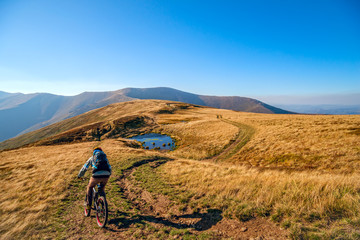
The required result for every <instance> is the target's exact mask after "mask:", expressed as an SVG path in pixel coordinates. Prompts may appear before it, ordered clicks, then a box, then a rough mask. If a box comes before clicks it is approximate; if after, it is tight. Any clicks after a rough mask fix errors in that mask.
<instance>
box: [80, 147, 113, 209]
mask: <svg viewBox="0 0 360 240" xmlns="http://www.w3.org/2000/svg"><path fill="white" fill-rule="evenodd" d="M90 165H91V166H92V168H93V171H92V177H91V178H90V181H89V184H88V186H87V189H86V194H87V202H86V208H87V209H88V210H89V209H90V208H91V202H92V188H93V187H95V186H96V185H97V184H100V189H99V193H100V192H102V193H103V192H104V189H105V186H106V183H107V182H108V180H109V177H110V175H111V166H110V163H109V161H108V159H107V157H106V154H105V153H104V152H103V150H102V149H101V148H100V147H96V148H94V150H93V155H92V156H91V157H90V158H89V159H88V160H87V161H86V163H85V164H84V166H83V167H82V168H81V170H80V172H79V174H78V178H81V177H82V176H84V174H85V172H86V171H87V169H88V168H89V166H90Z"/></svg>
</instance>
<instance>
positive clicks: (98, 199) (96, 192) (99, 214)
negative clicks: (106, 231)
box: [84, 184, 108, 228]
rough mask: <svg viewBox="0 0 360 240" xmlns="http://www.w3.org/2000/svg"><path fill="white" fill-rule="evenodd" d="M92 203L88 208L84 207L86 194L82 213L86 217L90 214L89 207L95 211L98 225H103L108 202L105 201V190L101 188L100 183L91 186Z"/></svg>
mask: <svg viewBox="0 0 360 240" xmlns="http://www.w3.org/2000/svg"><path fill="white" fill-rule="evenodd" d="M92 190H93V194H92V203H93V204H92V205H93V207H91V208H90V209H87V208H86V202H87V195H86V196H85V204H84V214H85V216H86V217H88V216H90V212H91V209H92V210H95V211H96V222H97V224H98V226H99V227H101V228H103V227H105V225H106V223H107V220H108V204H107V201H106V196H105V192H104V191H103V190H102V189H101V185H100V184H98V185H97V186H95V187H93V189H92Z"/></svg>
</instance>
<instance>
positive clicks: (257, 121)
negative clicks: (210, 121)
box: [224, 113, 360, 173]
mask: <svg viewBox="0 0 360 240" xmlns="http://www.w3.org/2000/svg"><path fill="white" fill-rule="evenodd" d="M224 118H229V119H231V120H232V121H237V122H241V123H245V124H248V125H251V126H253V127H254V128H255V129H256V134H255V135H254V136H253V138H252V139H251V141H250V142H249V143H248V144H247V145H246V146H245V147H244V148H243V149H242V150H241V151H239V152H238V153H237V154H236V155H235V156H233V157H232V159H230V161H231V162H234V163H245V164H250V165H251V166H261V167H269V166H270V167H279V166H281V167H291V168H300V169H304V168H314V169H318V170H324V171H329V172H338V173H341V172H342V173H344V172H353V171H355V172H359V171H360V145H359V144H360V135H359V134H357V132H356V129H359V127H360V116H359V115H353V116H321V115H274V114H251V113H238V114H234V113H230V114H225V115H224Z"/></svg>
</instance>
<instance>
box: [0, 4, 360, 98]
mask: <svg viewBox="0 0 360 240" xmlns="http://www.w3.org/2000/svg"><path fill="white" fill-rule="evenodd" d="M0 83H1V85H0V90H2V91H6V92H23V93H32V92H49V93H55V94H61V95H75V94H78V93H81V92H84V91H108V90H117V89H121V88H125V87H160V86H163V87H172V88H176V89H179V90H183V91H188V92H192V93H197V94H206V95H222V96H234V95H236V96H248V97H256V96H270V97H271V96H278V95H281V96H314V95H334V94H335V95H336V94H340V95H347V94H356V93H360V1H357V0H309V1H308V0H299V1H297V0H291V1H290V0H281V1H275V0H274V1H273V0H264V1H257V0H248V1H241V0H237V1H228V0H221V1H220V0H218V1H213V0H204V1H198V0H170V1H169V0H163V1H150V0H142V1H139V0H118V1H115V0H114V1H111V0H107V1H101V0H86V1H81V0H51V1H48V0H23V1H18V0H0Z"/></svg>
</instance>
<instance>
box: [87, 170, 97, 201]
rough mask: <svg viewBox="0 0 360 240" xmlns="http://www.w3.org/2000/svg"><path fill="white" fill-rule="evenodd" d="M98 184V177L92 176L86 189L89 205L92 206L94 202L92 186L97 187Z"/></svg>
mask: <svg viewBox="0 0 360 240" xmlns="http://www.w3.org/2000/svg"><path fill="white" fill-rule="evenodd" d="M96 184H98V183H97V181H96V178H93V177H91V178H90V181H89V184H88V186H87V189H86V196H87V206H88V207H89V206H91V204H92V194H93V191H92V188H93V187H95V186H96Z"/></svg>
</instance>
